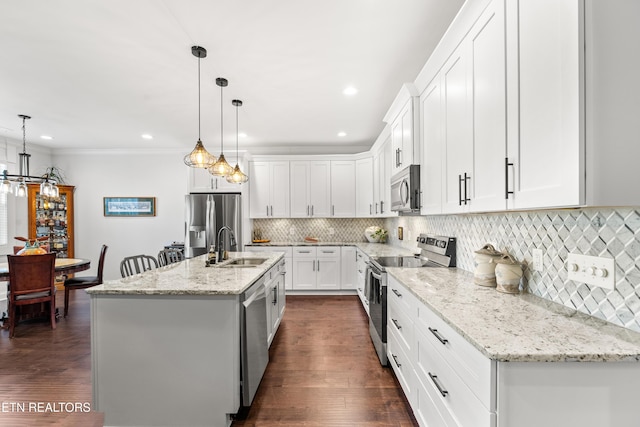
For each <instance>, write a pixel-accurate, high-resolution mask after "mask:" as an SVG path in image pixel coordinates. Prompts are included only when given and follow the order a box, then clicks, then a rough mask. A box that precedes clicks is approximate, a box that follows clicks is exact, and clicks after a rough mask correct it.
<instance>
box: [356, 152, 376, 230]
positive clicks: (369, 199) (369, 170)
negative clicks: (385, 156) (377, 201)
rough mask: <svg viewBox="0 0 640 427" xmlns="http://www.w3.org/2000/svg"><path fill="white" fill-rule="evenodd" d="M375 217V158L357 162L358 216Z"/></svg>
mask: <svg viewBox="0 0 640 427" xmlns="http://www.w3.org/2000/svg"><path fill="white" fill-rule="evenodd" d="M372 215H373V158H372V157H367V158H364V159H359V160H356V216H357V217H368V216H372Z"/></svg>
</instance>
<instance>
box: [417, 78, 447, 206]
mask: <svg viewBox="0 0 640 427" xmlns="http://www.w3.org/2000/svg"><path fill="white" fill-rule="evenodd" d="M420 106H421V109H420V110H421V112H422V120H421V135H422V138H421V139H422V144H423V145H422V163H421V167H420V188H421V189H422V197H421V201H422V209H421V213H422V215H430V214H440V213H442V181H443V180H442V150H443V149H444V142H443V138H444V131H443V127H444V126H443V111H442V91H441V82H440V77H439V76H438V77H436V78H435V79H434V81H433V82H432V83H431V84H430V85H429V86H427V88H426V89H425V90H424V92H423V93H422V95H421V96H420Z"/></svg>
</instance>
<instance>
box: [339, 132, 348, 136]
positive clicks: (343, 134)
mask: <svg viewBox="0 0 640 427" xmlns="http://www.w3.org/2000/svg"><path fill="white" fill-rule="evenodd" d="M338 136H347V133H346V132H338Z"/></svg>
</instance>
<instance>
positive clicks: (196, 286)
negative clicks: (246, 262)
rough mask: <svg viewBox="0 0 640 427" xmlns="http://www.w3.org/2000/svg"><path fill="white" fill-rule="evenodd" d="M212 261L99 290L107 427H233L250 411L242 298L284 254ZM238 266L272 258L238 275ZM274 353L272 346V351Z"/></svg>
mask: <svg viewBox="0 0 640 427" xmlns="http://www.w3.org/2000/svg"><path fill="white" fill-rule="evenodd" d="M230 257H231V260H230V261H227V262H226V263H221V264H220V265H217V266H212V267H205V259H206V255H205V256H200V257H196V258H192V259H188V260H185V261H183V262H180V263H175V264H170V265H168V266H165V267H161V268H158V269H155V270H151V271H148V272H145V273H142V274H138V275H134V276H130V277H127V278H124V279H121V280H113V281H106V282H105V283H104V284H102V285H99V286H96V287H93V288H90V289H88V290H87V293H88V294H89V296H90V300H91V361H92V382H93V408H94V409H95V410H97V411H100V412H104V414H105V425H108V426H124V425H156V426H159V425H207V426H228V425H229V424H230V423H231V414H235V413H236V412H237V411H238V409H239V407H240V405H241V384H240V376H241V372H240V371H241V348H240V347H241V344H240V342H241V336H240V335H241V328H242V318H241V317H242V316H241V313H242V307H241V304H242V301H241V299H242V295H243V293H244V292H245V291H247V290H248V289H250V288H252V287H253V286H254V285H255V284H260V283H262V281H263V280H264V276H265V275H266V274H267V273H270V270H272V269H273V268H274V267H276V265H277V264H278V263H279V261H280V260H281V259H282V257H283V254H282V253H279V252H273V253H265V252H261V253H252V252H237V253H230ZM234 258H263V259H265V261H264V262H262V263H261V264H259V265H254V266H243V267H229V266H225V264H229V263H231V262H233V259H234ZM265 345H266V344H265Z"/></svg>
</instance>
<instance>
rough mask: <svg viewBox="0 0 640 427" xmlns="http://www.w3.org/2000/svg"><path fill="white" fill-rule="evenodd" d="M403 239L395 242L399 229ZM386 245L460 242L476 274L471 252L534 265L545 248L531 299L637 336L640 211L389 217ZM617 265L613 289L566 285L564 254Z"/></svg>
mask: <svg viewBox="0 0 640 427" xmlns="http://www.w3.org/2000/svg"><path fill="white" fill-rule="evenodd" d="M399 226H401V227H403V228H404V235H405V239H404V240H402V241H400V240H398V239H397V232H396V230H397V227H399ZM384 227H385V228H387V229H388V230H389V243H390V244H392V245H394V246H402V247H406V248H410V249H414V248H416V242H415V238H416V236H417V235H418V234H420V233H432V234H439V235H446V236H453V237H456V238H457V264H458V268H462V269H464V270H467V271H470V272H473V270H474V268H475V264H474V258H473V255H474V251H475V250H477V249H479V248H481V247H482V246H483V245H484V244H485V243H491V244H492V245H493V246H495V247H496V249H498V250H501V251H506V252H508V253H510V254H511V255H512V256H514V257H515V258H516V259H517V260H518V261H521V262H525V263H527V264H529V263H531V260H532V250H533V249H542V251H543V254H544V255H543V263H544V271H542V272H537V271H532V270H530V269H529V268H525V270H524V276H523V280H522V285H523V287H524V288H525V290H526V291H527V292H530V293H532V294H534V295H538V296H540V297H542V298H545V299H548V300H551V301H554V302H557V303H560V304H563V305H566V306H568V307H572V308H575V309H577V310H579V311H582V312H585V313H587V314H590V315H593V316H596V317H599V318H601V319H604V320H607V321H609V322H611V323H614V324H617V325H621V326H624V327H626V328H629V329H632V330H635V331H640V208H639V207H632V208H584V209H566V210H544V211H525V212H513V213H510V212H508V213H505V212H501V213H495V214H467V215H436V216H417V217H414V216H411V217H409V216H407V217H398V218H388V219H386V220H385V224H384ZM569 253H578V254H585V255H591V256H603V257H608V258H614V259H615V285H616V288H615V290H607V289H604V288H600V287H597V286H589V285H586V284H584V283H577V282H574V281H572V280H568V279H567V270H566V267H565V263H566V260H567V254H569Z"/></svg>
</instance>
